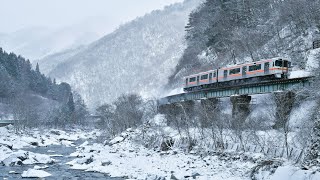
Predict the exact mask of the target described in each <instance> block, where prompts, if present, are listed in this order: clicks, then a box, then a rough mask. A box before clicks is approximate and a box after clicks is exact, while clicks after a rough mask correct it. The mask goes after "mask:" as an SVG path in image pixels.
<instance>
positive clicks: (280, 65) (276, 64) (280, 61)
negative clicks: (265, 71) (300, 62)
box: [274, 60, 283, 67]
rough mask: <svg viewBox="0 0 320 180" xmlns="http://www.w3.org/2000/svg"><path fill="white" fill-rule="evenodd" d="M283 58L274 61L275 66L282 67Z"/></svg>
mask: <svg viewBox="0 0 320 180" xmlns="http://www.w3.org/2000/svg"><path fill="white" fill-rule="evenodd" d="M282 62H283V61H282V60H276V62H275V63H274V66H278V67H282Z"/></svg>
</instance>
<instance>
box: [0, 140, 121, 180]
mask: <svg viewBox="0 0 320 180" xmlns="http://www.w3.org/2000/svg"><path fill="white" fill-rule="evenodd" d="M82 142H83V141H81V140H78V141H76V142H74V143H75V144H76V145H80V144H81V143H82ZM23 150H25V151H31V152H34V153H40V154H47V155H62V156H55V157H52V158H53V159H55V160H56V161H57V162H55V163H53V164H40V165H39V166H45V165H47V166H49V167H48V168H46V169H43V170H44V171H46V172H48V173H50V174H52V176H50V177H47V178H42V179H48V180H51V179H52V180H53V179H63V180H64V179H66V180H69V179H71V180H73V179H74V180H78V179H79V180H83V179H84V180H91V179H93V180H95V179H105V180H122V179H123V178H111V177H109V176H108V175H107V174H101V173H95V172H85V171H82V170H74V169H70V166H69V165H66V163H67V162H69V161H71V160H73V159H74V157H70V156H69V155H70V154H71V153H72V152H75V150H76V149H75V147H66V146H64V145H54V146H48V147H36V148H25V149H23ZM34 166H35V165H22V166H13V167H6V166H0V180H2V179H8V180H11V179H21V178H22V177H21V174H22V172H23V171H26V170H28V169H29V168H33V167H34ZM10 171H15V172H16V174H10V173H9V172H10ZM23 179H30V178H23ZM31 179H32V178H31Z"/></svg>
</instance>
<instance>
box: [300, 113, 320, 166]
mask: <svg viewBox="0 0 320 180" xmlns="http://www.w3.org/2000/svg"><path fill="white" fill-rule="evenodd" d="M319 164H320V111H319V110H318V111H317V114H316V116H315V123H314V127H313V130H312V139H311V144H310V146H309V148H308V151H307V155H306V157H305V159H304V165H306V166H309V167H312V166H319Z"/></svg>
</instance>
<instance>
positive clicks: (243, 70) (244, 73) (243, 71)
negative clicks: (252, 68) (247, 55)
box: [242, 66, 247, 77]
mask: <svg viewBox="0 0 320 180" xmlns="http://www.w3.org/2000/svg"><path fill="white" fill-rule="evenodd" d="M246 76H247V66H243V67H242V77H246Z"/></svg>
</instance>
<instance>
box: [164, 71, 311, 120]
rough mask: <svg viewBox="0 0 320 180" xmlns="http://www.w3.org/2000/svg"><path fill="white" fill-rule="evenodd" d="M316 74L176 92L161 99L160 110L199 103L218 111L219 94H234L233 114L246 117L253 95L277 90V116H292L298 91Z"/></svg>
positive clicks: (232, 101)
mask: <svg viewBox="0 0 320 180" xmlns="http://www.w3.org/2000/svg"><path fill="white" fill-rule="evenodd" d="M312 79H313V78H312V77H300V78H293V79H275V80H270V81H264V82H253V83H246V84H239V85H236V86H227V87H219V88H212V89H203V90H198V91H193V92H187V93H182V94H176V95H172V96H168V97H164V98H161V99H160V100H159V102H158V103H159V105H160V106H159V109H160V112H161V113H163V114H166V115H169V116H170V115H171V116H172V115H173V114H177V112H175V109H179V108H184V109H187V110H190V109H194V106H195V103H196V102H200V104H201V106H202V107H204V108H205V109H206V110H208V112H209V113H214V111H215V109H217V106H218V104H219V98H226V97H230V100H231V103H232V106H233V107H232V117H237V118H241V119H245V118H246V117H247V116H248V115H249V114H250V103H251V101H252V98H251V96H252V95H255V94H267V93H273V94H274V96H275V97H276V98H277V99H278V100H279V101H276V102H275V103H276V105H277V107H276V111H279V113H276V116H278V114H281V116H283V114H284V115H285V116H286V117H288V115H289V114H290V111H291V109H292V106H293V103H294V99H295V94H296V92H297V91H299V90H302V89H304V88H307V87H310V86H311V84H312V81H313V80H312Z"/></svg>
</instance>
